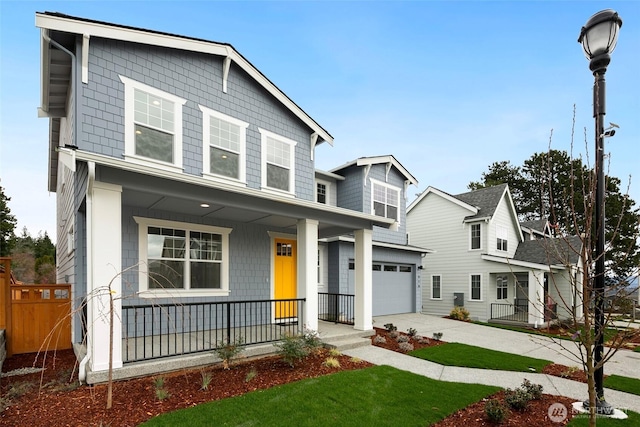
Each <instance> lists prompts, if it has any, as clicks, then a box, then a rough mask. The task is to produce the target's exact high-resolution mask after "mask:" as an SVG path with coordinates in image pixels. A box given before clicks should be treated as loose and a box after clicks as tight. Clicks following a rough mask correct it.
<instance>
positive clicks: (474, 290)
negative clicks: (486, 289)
mask: <svg viewBox="0 0 640 427" xmlns="http://www.w3.org/2000/svg"><path fill="white" fill-rule="evenodd" d="M481 291H482V279H481V276H480V275H479V274H472V275H471V300H472V301H480V300H482V292H481Z"/></svg>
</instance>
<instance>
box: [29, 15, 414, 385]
mask: <svg viewBox="0 0 640 427" xmlns="http://www.w3.org/2000/svg"><path fill="white" fill-rule="evenodd" d="M36 25H37V27H38V28H40V31H41V45H42V57H41V79H42V101H41V106H40V109H39V113H40V116H41V117H46V118H48V119H49V123H50V133H49V147H48V148H49V173H50V174H49V190H50V191H52V192H55V193H56V195H57V200H58V205H57V222H58V230H59V232H58V251H57V252H58V260H57V265H58V266H59V269H58V281H60V282H68V283H71V284H72V292H73V297H74V301H76V306H75V307H74V308H75V309H76V313H77V315H76V316H75V317H74V321H73V329H72V339H73V342H74V344H76V347H77V348H81V349H82V351H83V352H86V354H84V357H83V359H82V363H81V366H80V376H81V377H82V379H84V380H87V381H89V382H91V381H92V378H93V377H92V375H97V374H104V372H105V371H106V370H107V369H108V365H109V359H108V354H109V351H108V349H109V339H108V337H109V326H110V324H109V321H108V319H109V316H108V315H107V314H108V313H106V312H105V310H107V309H106V307H109V303H110V296H113V297H114V301H113V303H114V316H113V334H114V340H113V346H114V347H113V353H114V358H113V367H114V368H115V369H116V371H118V370H120V369H121V368H123V367H126V366H127V365H128V364H131V363H133V362H140V361H147V360H149V359H156V358H160V357H167V356H173V355H183V354H186V353H195V352H200V351H206V350H210V349H211V348H214V347H215V346H216V345H217V343H218V342H221V341H224V340H232V339H235V338H238V337H242V339H243V340H244V341H245V342H246V343H259V342H266V341H271V340H277V339H279V338H280V334H281V333H282V332H284V331H286V330H287V329H284V327H283V326H278V327H273V326H272V325H275V324H278V325H285V326H286V325H289V326H290V327H291V325H293V326H292V327H294V328H296V331H300V330H302V328H309V329H314V330H317V329H318V314H319V313H318V286H319V284H321V285H322V284H323V285H322V286H324V287H321V288H320V290H328V289H334V288H335V289H336V290H337V289H340V290H345V291H346V290H347V287H346V283H347V280H348V279H347V275H348V271H349V270H348V268H349V265H348V263H349V262H352V263H353V264H354V269H355V275H354V285H353V289H352V291H353V295H354V307H355V308H354V311H353V316H352V318H353V319H352V321H353V324H354V328H355V329H358V330H363V331H366V330H371V329H372V315H373V313H372V307H373V303H372V268H371V265H372V261H373V256H372V241H373V240H374V236H383V235H384V236H385V238H386V239H388V240H393V241H394V242H396V243H393V244H403V243H406V241H405V240H404V239H402V238H401V236H400V235H398V236H395V234H394V233H397V232H396V231H394V232H393V233H391V234H389V233H388V232H386V231H385V230H386V229H388V228H390V227H394V228H397V227H399V228H398V229H399V230H404V227H405V224H404V210H402V211H401V212H402V214H401V216H396V217H390V215H382V216H381V215H376V214H375V213H374V212H373V210H372V209H370V208H368V206H370V204H371V203H372V202H371V197H372V196H371V192H368V191H367V192H364V193H363V192H362V191H361V190H362V185H363V184H364V182H363V181H362V179H361V180H360V184H361V188H360V191H359V193H360V194H351V195H350V196H349V197H353V198H354V200H352V201H350V202H345V203H343V202H342V201H341V198H340V197H341V196H340V194H341V193H340V192H338V191H337V189H338V187H339V186H341V185H342V184H345V185H351V181H350V180H349V177H348V176H347V174H345V175H344V176H338V175H337V174H335V173H327V172H325V173H323V172H316V170H315V166H314V160H313V159H314V151H315V147H316V146H317V145H318V144H322V143H328V144H333V138H332V136H331V135H330V134H329V133H328V132H327V131H326V130H325V129H324V128H323V127H322V126H320V125H319V124H318V123H317V122H316V121H315V120H314V119H313V118H311V117H310V116H309V115H308V114H307V113H305V112H304V111H303V110H302V109H301V108H300V107H299V106H298V105H296V104H295V103H294V102H293V101H292V100H291V99H289V98H288V97H287V96H286V95H285V94H284V93H283V92H282V91H280V90H279V89H278V88H277V87H276V86H275V85H274V84H273V83H272V82H271V81H270V80H268V79H267V78H266V77H265V76H264V75H263V74H262V73H261V72H260V71H259V70H257V69H256V68H255V67H254V66H253V65H252V64H251V63H250V62H249V61H247V59H246V58H244V57H243V56H242V55H241V54H240V53H239V52H237V51H236V50H235V49H234V48H233V46H231V45H229V44H226V43H217V42H211V41H207V40H200V39H193V38H189V37H184V36H179V35H173V34H166V33H160V32H155V31H149V30H145V29H140V28H133V27H125V26H121V25H116V24H111V23H106V22H98V21H93V20H88V19H83V18H77V17H72V16H68V15H63V14H59V13H49V12H45V13H37V14H36ZM376 169H377V168H376ZM396 169H397V166H396V167H395V168H393V172H391V173H389V180H392V181H393V182H394V183H395V184H394V185H397V186H398V187H399V188H404V187H403V185H404V184H403V183H404V181H403V179H402V176H401V175H402V174H400V175H398V172H397V170H396ZM388 172H389V171H388ZM354 173H360V172H358V171H357V170H356V171H354ZM377 174H378V172H377V171H372V175H371V177H372V178H373V176H374V175H375V176H376V177H377V178H376V179H378V180H380V181H382V182H386V181H385V179H384V177H382V176H378V175H377ZM343 178H344V180H343ZM323 180H324V181H327V180H328V181H329V182H330V184H331V185H330V186H328V187H326V188H325V190H327V189H328V191H329V196H328V198H326V199H323V200H324V201H325V202H327V201H328V202H329V203H322V202H321V201H320V200H318V196H319V193H318V184H319V183H321V181H323ZM369 185H370V184H369ZM348 193H349V191H347V192H345V193H344V194H345V195H347V194H348ZM320 197H321V199H322V195H320ZM358 198H359V199H358ZM358 200H359V202H358ZM402 203H404V199H402ZM365 206H366V207H367V208H365ZM397 223H400V225H399V226H397V225H396V224H397ZM345 235H348V236H352V237H350V239H351V241H350V246H351V253H350V254H349V255H348V256H346V255H342V254H339V255H336V253H333V252H332V251H330V250H328V247H329V246H330V245H331V244H332V243H333V240H331V239H337V238H338V236H345ZM394 236H395V237H394ZM319 241H320V244H319V243H318V242H319ZM319 254H320V257H321V259H323V265H324V262H325V261H326V262H327V263H328V264H327V265H332V264H331V262H332V261H333V260H334V259H335V260H336V261H339V262H340V263H341V265H340V266H338V267H326V268H325V271H323V272H322V274H321V276H320V277H319V275H318V271H319V268H318V266H319V264H318V259H319V258H318V257H319ZM347 258H348V260H349V261H348V262H347ZM403 262H404V261H403ZM411 262H412V263H413V265H417V264H418V262H417V260H412V261H411ZM342 263H344V265H342ZM332 272H333V273H332ZM336 273H337V274H338V275H343V276H344V277H340V279H339V280H337V279H334V276H333V275H332V274H336ZM411 274H412V275H415V274H416V272H415V269H414V271H412V273H411ZM188 337H194V338H193V339H187V338H188ZM116 377H118V374H116Z"/></svg>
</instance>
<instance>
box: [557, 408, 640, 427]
mask: <svg viewBox="0 0 640 427" xmlns="http://www.w3.org/2000/svg"><path fill="white" fill-rule="evenodd" d="M627 415H628V416H629V418H627V419H626V420H613V419H611V418H606V417H598V421H597V425H598V427H627V426H629V427H635V426H640V414H638V413H637V412H632V411H627ZM588 425H589V418H588V417H587V416H586V415H579V416H576V417H575V418H573V419H572V420H571V422H570V423H569V424H567V426H569V427H587V426H588Z"/></svg>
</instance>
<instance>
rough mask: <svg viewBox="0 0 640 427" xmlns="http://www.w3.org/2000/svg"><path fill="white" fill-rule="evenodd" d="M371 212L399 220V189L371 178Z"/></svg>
mask: <svg viewBox="0 0 640 427" xmlns="http://www.w3.org/2000/svg"><path fill="white" fill-rule="evenodd" d="M371 188H372V190H371V191H372V192H373V194H372V203H373V209H372V210H373V213H374V214H375V215H377V216H381V217H385V218H391V219H395V220H396V221H399V220H400V218H398V212H399V206H400V189H399V188H397V187H393V186H390V185H387V184H384V183H382V182H378V181H375V180H373V179H372V180H371Z"/></svg>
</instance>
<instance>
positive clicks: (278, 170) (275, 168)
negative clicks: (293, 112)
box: [258, 128, 296, 194]
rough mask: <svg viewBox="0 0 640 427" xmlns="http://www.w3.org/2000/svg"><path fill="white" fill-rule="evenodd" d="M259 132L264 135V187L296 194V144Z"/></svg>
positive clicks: (265, 132)
mask: <svg viewBox="0 0 640 427" xmlns="http://www.w3.org/2000/svg"><path fill="white" fill-rule="evenodd" d="M258 130H259V131H260V134H261V135H262V187H263V188H268V189H272V190H278V191H285V192H287V193H291V194H294V192H295V167H294V166H295V146H296V142H295V141H293V140H290V139H287V138H285V137H282V136H280V135H276V134H275V133H272V132H269V131H266V130H264V129H260V128H258Z"/></svg>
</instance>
